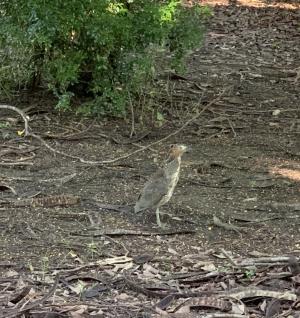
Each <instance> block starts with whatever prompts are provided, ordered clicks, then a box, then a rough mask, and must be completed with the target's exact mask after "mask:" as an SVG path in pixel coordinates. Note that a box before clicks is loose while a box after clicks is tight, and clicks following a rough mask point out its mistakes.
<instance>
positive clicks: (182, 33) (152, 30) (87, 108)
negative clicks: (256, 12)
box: [0, 0, 210, 116]
mask: <svg viewBox="0 0 300 318" xmlns="http://www.w3.org/2000/svg"><path fill="white" fill-rule="evenodd" d="M0 13H1V18H0V44H1V48H0V57H6V59H5V63H4V64H3V67H7V70H8V71H7V72H8V73H9V74H10V76H6V77H4V76H3V73H2V72H1V74H0V80H1V85H0V90H1V89H3V87H5V89H6V90H8V89H11V88H12V87H14V86H16V84H19V83H23V85H24V86H26V85H28V83H31V85H33V83H36V82H37V81H39V80H41V81H42V83H43V84H46V85H47V86H48V88H49V89H50V90H51V91H53V93H54V94H55V95H56V96H57V97H58V104H57V108H59V109H61V110H67V109H69V108H70V105H71V99H72V97H73V96H81V97H82V96H85V97H89V102H87V103H85V104H84V105H83V106H82V107H81V108H80V109H79V111H80V112H85V113H92V112H96V113H100V114H101V113H103V114H112V115H121V116H122V115H124V114H125V112H126V103H127V101H128V96H129V94H131V95H132V96H134V95H135V94H138V93H139V92H140V91H141V89H142V88H143V87H144V85H147V84H149V83H151V80H152V79H153V78H154V76H155V74H156V72H157V68H158V65H162V64H163V65H164V67H169V66H172V67H176V68H178V67H181V66H182V65H183V63H182V61H183V58H184V56H185V54H186V53H187V52H188V50H190V49H191V48H194V47H195V46H197V45H199V43H200V40H201V38H202V36H203V19H205V17H207V16H208V15H209V14H210V12H209V10H207V8H203V7H199V6H194V7H192V8H188V7H184V6H182V5H181V3H180V1H175V0H169V1H154V0H152V1H151V0H123V1H121V0H119V1H117V0H116V1H107V0H89V1H83V0H65V1H61V0H51V1H45V0H10V1H7V0H4V1H0ZM7 50H8V51H10V54H7V53H5V52H6V51H7ZM168 51H169V52H170V53H169V52H168ZM168 54H169V55H171V59H170V65H168V63H159V58H160V57H161V56H166V55H168ZM167 61H169V59H167ZM18 70H19V73H18ZM4 79H5V81H4ZM3 83H4V84H5V85H4V84H3Z"/></svg>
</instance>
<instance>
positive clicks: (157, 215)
mask: <svg viewBox="0 0 300 318" xmlns="http://www.w3.org/2000/svg"><path fill="white" fill-rule="evenodd" d="M156 223H157V225H158V226H159V227H161V228H165V225H164V223H161V221H160V217H159V208H157V209H156Z"/></svg>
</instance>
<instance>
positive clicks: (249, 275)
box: [244, 268, 256, 280]
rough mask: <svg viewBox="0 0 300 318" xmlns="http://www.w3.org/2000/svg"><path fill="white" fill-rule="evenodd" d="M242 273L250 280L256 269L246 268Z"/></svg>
mask: <svg viewBox="0 0 300 318" xmlns="http://www.w3.org/2000/svg"><path fill="white" fill-rule="evenodd" d="M244 274H245V277H246V278H247V279H248V280H251V279H252V278H253V277H255V275H256V270H255V269H254V268H251V269H247V270H246V271H245V273H244Z"/></svg>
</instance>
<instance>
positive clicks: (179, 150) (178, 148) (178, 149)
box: [169, 144, 188, 160]
mask: <svg viewBox="0 0 300 318" xmlns="http://www.w3.org/2000/svg"><path fill="white" fill-rule="evenodd" d="M187 151H188V147H187V146H185V145H177V144H175V145H171V147H170V151H169V160H173V159H176V158H178V157H181V156H182V155H183V154H184V153H185V152H187Z"/></svg>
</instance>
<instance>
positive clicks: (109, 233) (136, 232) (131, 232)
mask: <svg viewBox="0 0 300 318" xmlns="http://www.w3.org/2000/svg"><path fill="white" fill-rule="evenodd" d="M195 232H196V231H195V230H187V229H182V230H169V231H154V232H148V231H140V230H125V229H124V230H123V229H116V230H108V231H103V230H95V231H94V232H92V233H79V232H70V234H71V235H74V236H87V237H89V236H92V237H100V236H122V235H136V236H151V235H176V234H193V233H195Z"/></svg>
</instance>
